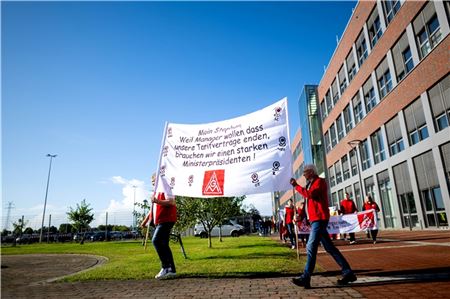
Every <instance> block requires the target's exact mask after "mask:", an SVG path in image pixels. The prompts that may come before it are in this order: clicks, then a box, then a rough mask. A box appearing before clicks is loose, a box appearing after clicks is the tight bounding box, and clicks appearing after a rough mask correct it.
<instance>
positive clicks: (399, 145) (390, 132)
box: [385, 116, 405, 156]
mask: <svg viewBox="0 0 450 299" xmlns="http://www.w3.org/2000/svg"><path fill="white" fill-rule="evenodd" d="M385 127H386V137H387V141H388V144H389V153H390V155H391V156H393V155H395V154H397V153H399V152H401V151H403V150H404V149H405V145H404V144H403V137H402V132H401V130H400V123H399V118H398V116H396V117H394V118H393V119H391V120H390V121H388V122H387V123H386V125H385Z"/></svg>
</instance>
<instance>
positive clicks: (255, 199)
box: [244, 193, 272, 216]
mask: <svg viewBox="0 0 450 299" xmlns="http://www.w3.org/2000/svg"><path fill="white" fill-rule="evenodd" d="M271 196H272V195H271V193H261V194H252V195H246V198H245V200H244V205H250V204H253V205H254V206H255V208H256V209H258V211H259V213H260V214H261V215H264V216H270V215H272V197H271Z"/></svg>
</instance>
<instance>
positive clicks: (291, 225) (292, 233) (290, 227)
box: [286, 223, 295, 246]
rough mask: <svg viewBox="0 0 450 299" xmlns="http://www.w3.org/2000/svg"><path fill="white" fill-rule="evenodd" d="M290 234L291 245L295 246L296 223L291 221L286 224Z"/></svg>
mask: <svg viewBox="0 0 450 299" xmlns="http://www.w3.org/2000/svg"><path fill="white" fill-rule="evenodd" d="M286 228H287V230H288V234H289V240H290V241H291V245H292V246H295V227H294V223H289V224H287V225H286Z"/></svg>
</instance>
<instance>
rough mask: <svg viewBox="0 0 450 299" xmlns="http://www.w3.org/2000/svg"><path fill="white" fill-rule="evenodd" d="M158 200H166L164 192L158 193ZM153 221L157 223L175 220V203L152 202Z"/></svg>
mask: <svg viewBox="0 0 450 299" xmlns="http://www.w3.org/2000/svg"><path fill="white" fill-rule="evenodd" d="M158 199H159V200H166V197H165V196H164V193H158ZM153 215H154V223H155V225H158V224H160V223H166V222H176V221H177V207H176V206H175V205H169V206H163V205H159V204H156V203H155V204H153Z"/></svg>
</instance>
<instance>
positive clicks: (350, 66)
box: [345, 49, 356, 82]
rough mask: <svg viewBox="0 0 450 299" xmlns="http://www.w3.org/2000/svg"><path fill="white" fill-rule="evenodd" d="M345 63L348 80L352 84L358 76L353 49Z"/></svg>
mask: <svg viewBox="0 0 450 299" xmlns="http://www.w3.org/2000/svg"><path fill="white" fill-rule="evenodd" d="M345 62H346V63H347V75H348V80H349V81H350V82H351V81H352V80H353V78H354V77H355V75H356V64H355V58H354V57H353V49H351V50H350V53H348V55H347V58H346V59H345Z"/></svg>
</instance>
